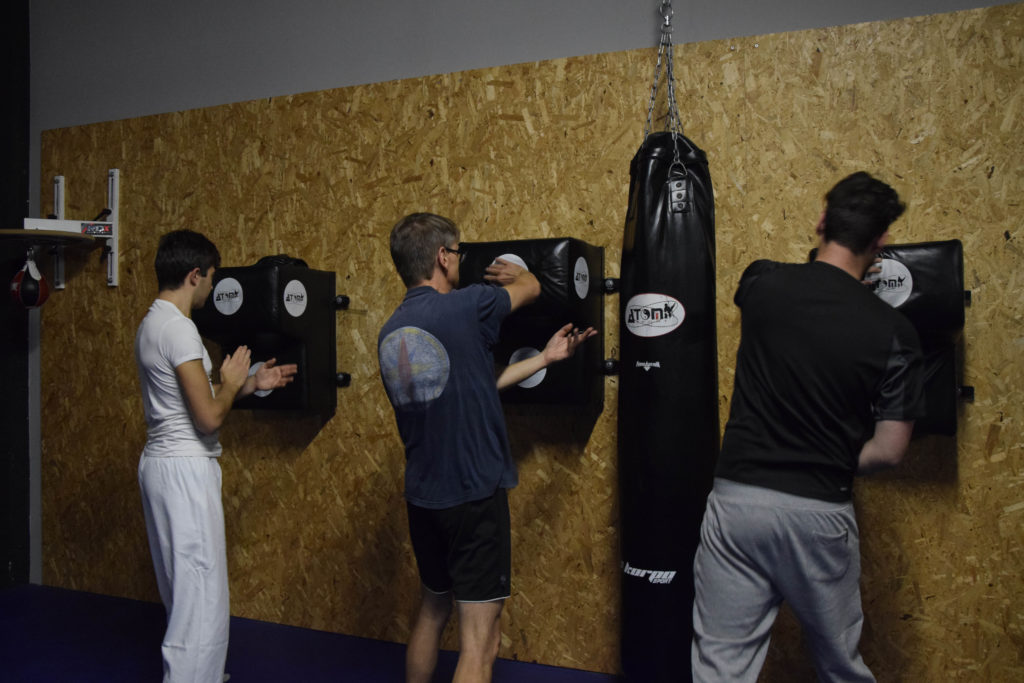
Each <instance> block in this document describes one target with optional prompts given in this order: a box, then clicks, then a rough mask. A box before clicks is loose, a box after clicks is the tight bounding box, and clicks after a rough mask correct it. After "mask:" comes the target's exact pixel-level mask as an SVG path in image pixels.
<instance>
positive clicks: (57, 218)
mask: <svg viewBox="0 0 1024 683" xmlns="http://www.w3.org/2000/svg"><path fill="white" fill-rule="evenodd" d="M120 186H121V172H120V171H119V170H118V169H116V168H112V169H110V170H109V171H107V206H106V208H104V209H103V211H101V212H100V215H99V216H98V217H97V218H96V220H91V221H76V220H65V218H64V176H55V177H54V179H53V217H52V218H26V219H25V222H24V226H23V227H24V228H25V230H38V231H45V232H40V237H43V236H44V234H45V236H46V237H47V238H54V237H55V236H56V237H59V236H60V235H61V234H64V235H66V236H67V243H72V242H73V241H74V240H75V239H76V238H78V239H92V240H96V241H100V242H102V243H103V258H105V259H106V260H107V286H109V287H117V284H118V270H117V262H118V213H119V203H120V201H119V200H120V197H119V195H120ZM29 234H31V233H27V234H26V236H27V235H29ZM43 241H49V242H53V241H54V240H53V239H48V240H42V239H41V240H40V242H43ZM64 246H65V245H64V244H63V243H61V241H60V240H56V245H55V246H54V247H53V249H52V251H53V288H54V289H64V287H65V285H66V283H65V277H64Z"/></svg>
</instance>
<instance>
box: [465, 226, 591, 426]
mask: <svg viewBox="0 0 1024 683" xmlns="http://www.w3.org/2000/svg"><path fill="white" fill-rule="evenodd" d="M460 248H461V249H463V250H465V251H466V256H465V258H464V259H463V261H462V265H461V266H460V267H459V282H460V286H466V285H470V284H474V283H479V282H485V280H484V272H485V269H486V268H487V266H488V265H490V263H491V262H492V261H493V260H494V259H495V258H498V257H501V256H504V257H514V258H512V259H511V260H513V261H516V260H517V259H518V260H519V261H521V263H520V265H522V264H525V265H526V267H527V268H528V269H529V270H530V272H531V273H533V274H534V275H535V276H536V277H537V279H538V280H539V281H540V287H541V294H540V297H539V298H538V299H537V301H536V302H534V303H532V304H530V305H529V306H524V307H523V308H521V309H519V310H518V311H516V312H514V313H512V314H511V315H509V316H508V317H507V318H506V319H505V322H504V323H503V325H502V328H501V340H500V341H499V342H498V345H497V346H496V347H495V348H494V359H495V362H496V363H497V364H499V365H508V364H509V363H510V362H514V361H515V360H519V359H520V358H521V357H523V354H525V353H533V352H539V351H540V350H542V349H543V348H544V345H545V344H546V343H547V341H548V339H550V338H551V335H553V334H554V333H555V332H556V331H557V330H558V329H559V328H560V327H562V326H563V325H565V324H566V323H570V322H571V323H573V324H574V325H575V326H576V327H578V328H580V329H586V328H587V327H593V328H594V329H596V330H597V331H598V334H597V336H595V337H594V338H593V339H590V340H588V341H587V342H586V343H585V344H583V346H581V347H580V348H579V349H578V350H577V352H576V354H575V355H574V356H573V357H572V358H570V359H568V360H566V361H563V362H561V363H556V364H555V365H552V366H550V367H548V368H545V370H544V371H543V372H542V373H538V374H537V375H535V376H533V377H531V378H529V379H527V380H526V381H524V382H522V383H521V384H519V385H517V386H513V387H509V388H508V389H506V390H505V391H503V392H502V396H501V399H502V401H503V402H505V403H522V404H531V403H533V404H548V405H574V406H588V407H590V408H596V409H598V410H599V409H600V407H601V406H602V404H603V402H604V371H603V356H604V334H603V333H604V292H603V289H602V288H603V281H604V249H603V248H601V247H595V246H593V245H590V244H587V243H586V242H582V241H580V240H577V239H573V238H570V237H559V238H545V239H533V240H510V241H504V242H462V243H460Z"/></svg>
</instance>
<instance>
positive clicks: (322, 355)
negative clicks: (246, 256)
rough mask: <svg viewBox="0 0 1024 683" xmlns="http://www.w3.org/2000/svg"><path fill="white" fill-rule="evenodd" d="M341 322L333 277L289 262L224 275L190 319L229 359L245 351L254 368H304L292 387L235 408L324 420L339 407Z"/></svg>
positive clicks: (217, 274) (267, 262)
mask: <svg viewBox="0 0 1024 683" xmlns="http://www.w3.org/2000/svg"><path fill="white" fill-rule="evenodd" d="M336 316H337V313H336V307H335V274H334V273H333V272H326V271H320V270H312V269H310V268H308V267H307V266H306V265H305V264H304V263H303V262H302V261H299V260H298V259H292V258H288V257H268V258H266V259H262V260H261V261H260V262H259V263H257V264H255V265H252V266H241V267H233V268H218V269H217V270H216V271H214V275H213V291H212V292H211V294H210V297H209V298H208V299H207V300H206V304H205V305H204V306H203V307H202V308H200V309H198V310H195V311H193V312H192V319H193V320H194V321H195V324H196V327H197V328H199V333H200V334H201V335H202V336H203V337H206V338H207V339H210V340H212V341H214V342H216V343H217V344H219V345H220V347H221V349H222V350H223V351H224V352H225V353H232V352H233V351H234V350H235V349H236V348H237V347H238V346H241V345H243V344H244V345H246V346H248V347H249V349H250V350H251V351H252V362H253V367H255V366H256V364H257V363H260V362H263V361H266V360H269V359H270V358H276V359H277V364H278V365H284V364H288V363H295V364H296V365H298V372H297V373H296V375H295V379H294V380H293V381H292V382H291V383H290V384H288V385H286V386H284V387H282V388H280V389H274V390H273V391H270V392H256V393H255V394H252V395H251V396H247V397H245V398H243V399H239V400H238V401H237V402H236V403H235V407H236V408H245V409H268V410H297V411H304V412H317V413H320V414H333V413H334V411H335V409H336V408H337V404H338V386H337V380H336V377H337V372H336V362H337V359H336V346H337V343H336V337H337V333H336V329H335V325H336ZM253 371H254V370H253Z"/></svg>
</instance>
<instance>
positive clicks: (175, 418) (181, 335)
mask: <svg viewBox="0 0 1024 683" xmlns="http://www.w3.org/2000/svg"><path fill="white" fill-rule="evenodd" d="M199 359H202V361H203V369H204V370H206V376H207V378H209V376H210V372H211V371H212V370H213V362H212V361H211V360H210V354H209V353H207V352H206V347H205V346H203V340H202V338H201V337H200V336H199V330H197V329H196V325H195V323H193V322H192V319H191V318H188V317H187V316H185V315H182V313H181V311H179V310H178V307H177V306H175V305H174V304H172V303H171V302H170V301H165V300H163V299H157V300H156V301H154V302H153V305H152V306H150V307H149V312H148V313H146V317H145V318H143V319H142V323H141V324H140V325H139V330H138V332H137V333H136V334H135V362H136V364H137V365H138V368H139V384H140V385H141V386H142V405H143V409H144V410H145V413H146V425H147V428H148V429H147V438H146V449H145V451H144V454H145V455H148V456H152V457H170V456H193V457H195V456H206V457H218V456H220V454H221V447H220V442H219V441H218V440H217V433H216V432H214V433H213V434H203V433H202V432H200V431H199V430H198V429H197V428H196V426H195V423H194V422H193V421H192V415H191V413H189V410H188V404H187V403H186V402H185V396H184V395H183V394H182V391H181V385H180V384H179V383H178V375H177V373H176V372H175V368H177V367H178V366H179V365H181V364H182V363H185V362H188V361H190V360H199ZM210 394H211V395H212V394H213V384H212V383H211V384H210Z"/></svg>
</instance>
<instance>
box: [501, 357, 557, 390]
mask: <svg viewBox="0 0 1024 683" xmlns="http://www.w3.org/2000/svg"><path fill="white" fill-rule="evenodd" d="M539 355H540V351H538V350H537V349H534V348H532V347H529V346H524V347H522V348H520V349H516V350H515V351H514V352H513V353H512V355H511V356H510V357H509V359H508V364H509V365H512V364H513V363H518V362H519V361H521V360H526V359H527V358H533V357H534V356H539ZM547 374H548V369H547V368H541V369H540V370H538V371H537V372H535V373H533V374H532V375H530V376H529V377H527V378H526V379H524V380H523V381H522V382H520V383H519V384H517V385H516V386H517V387H522V388H523V389H532V388H534V387H535V386H537V385H538V384H540V383H541V382H543V381H544V378H545V377H546V376H547Z"/></svg>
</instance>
